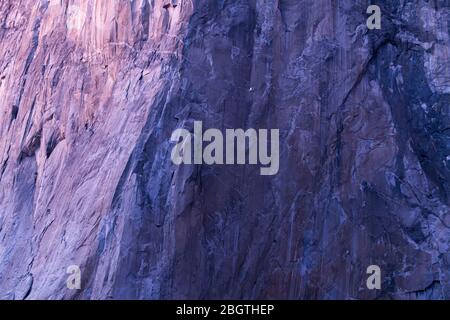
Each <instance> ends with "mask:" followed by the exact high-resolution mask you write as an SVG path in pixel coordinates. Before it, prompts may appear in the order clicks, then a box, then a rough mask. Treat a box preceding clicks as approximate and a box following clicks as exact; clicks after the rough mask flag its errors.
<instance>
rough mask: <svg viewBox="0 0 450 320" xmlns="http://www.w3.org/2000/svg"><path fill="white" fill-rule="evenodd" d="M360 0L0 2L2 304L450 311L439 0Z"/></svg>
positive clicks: (447, 67)
mask: <svg viewBox="0 0 450 320" xmlns="http://www.w3.org/2000/svg"><path fill="white" fill-rule="evenodd" d="M369 2H370V1H368V0H339V1H336V0H278V1H277V0H233V1H224V0H178V1H168V0H151V1H149V0H133V1H125V0H108V1H104V0H91V1H88V0H62V1H60V0H40V1H35V0H33V1H32V0H24V1H16V0H2V1H1V2H0V298H2V299H183V298H188V299H206V298H208V299H231V298H232V299H241V298H244V299H253V298H258V299H273V298H277V299H305V298H306V299H336V298H341V299H374V298H380V299H423V298H428V299H430V298H436V299H437V298H439V299H444V298H447V299H450V209H449V200H450V107H449V106H450V2H449V1H447V0H434V1H427V0H414V1H406V0H395V1H372V3H375V4H378V5H379V6H380V7H381V9H382V27H381V30H368V28H367V26H366V20H367V18H368V15H367V14H366V10H367V7H368V6H369V5H370V4H371V3H369ZM194 121H203V125H204V127H209V128H218V129H221V130H225V129H227V128H243V129H246V128H256V129H259V128H266V129H272V128H278V129H280V171H279V173H278V174H277V175H275V176H261V175H259V167H256V166H254V165H215V166H207V165H182V166H175V165H174V164H173V163H172V161H171V150H172V147H173V143H171V142H170V137H171V134H172V132H173V130H175V129H177V128H187V129H191V128H192V126H193V122H194ZM71 265H78V266H79V267H80V270H81V290H70V289H68V288H67V286H66V280H67V277H68V275H67V274H66V270H67V268H68V267H69V266H71ZM370 265H378V266H379V267H380V268H381V272H382V278H381V280H382V283H381V290H368V288H367V287H366V280H367V277H368V275H367V274H366V270H367V267H368V266H370Z"/></svg>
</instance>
